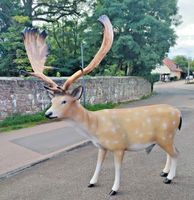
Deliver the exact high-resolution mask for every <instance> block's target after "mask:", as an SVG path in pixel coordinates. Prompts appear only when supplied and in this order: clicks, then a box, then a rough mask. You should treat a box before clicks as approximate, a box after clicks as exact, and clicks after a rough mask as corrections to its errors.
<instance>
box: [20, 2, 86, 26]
mask: <svg viewBox="0 0 194 200" xmlns="http://www.w3.org/2000/svg"><path fill="white" fill-rule="evenodd" d="M84 2H86V0H76V1H75V0H66V1H64V0H36V1H35V0H22V5H23V10H24V15H25V16H28V17H29V18H30V20H31V21H44V22H56V21H58V20H60V19H62V18H64V17H68V16H72V15H80V13H81V10H80V4H82V3H84Z"/></svg>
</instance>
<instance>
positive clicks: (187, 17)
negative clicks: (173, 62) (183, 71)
mask: <svg viewBox="0 0 194 200" xmlns="http://www.w3.org/2000/svg"><path fill="white" fill-rule="evenodd" d="M178 7H179V14H180V15H181V16H182V24H181V25H179V26H178V27H176V29H175V30H176V34H177V35H178V39H177V41H176V43H177V44H176V45H175V46H174V47H172V48H171V49H170V52H169V54H168V56H169V57H170V58H173V57H174V56H176V55H184V56H186V57H190V58H192V59H194V0H178Z"/></svg>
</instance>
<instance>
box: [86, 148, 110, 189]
mask: <svg viewBox="0 0 194 200" xmlns="http://www.w3.org/2000/svg"><path fill="white" fill-rule="evenodd" d="M106 152H107V150H105V149H99V150H98V160H97V164H96V169H95V172H94V175H93V177H92V179H91V180H90V184H89V185H88V187H93V186H94V184H95V183H97V181H98V176H99V173H100V170H101V168H102V163H103V161H104V159H105V156H106Z"/></svg>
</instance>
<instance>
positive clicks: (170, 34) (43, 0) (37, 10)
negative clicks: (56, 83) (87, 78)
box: [0, 0, 180, 76]
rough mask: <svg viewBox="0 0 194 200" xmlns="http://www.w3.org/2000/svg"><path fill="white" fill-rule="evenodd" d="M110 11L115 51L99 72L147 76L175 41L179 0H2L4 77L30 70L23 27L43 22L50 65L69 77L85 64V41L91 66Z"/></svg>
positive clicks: (0, 23)
mask: <svg viewBox="0 0 194 200" xmlns="http://www.w3.org/2000/svg"><path fill="white" fill-rule="evenodd" d="M102 14H106V15H108V16H109V18H110V20H111V22H112V24H113V27H114V35H115V37H114V43H113V47H112V49H111V51H110V52H109V53H108V55H107V56H106V57H105V59H104V60H103V61H102V63H101V64H100V67H99V68H97V69H96V70H95V71H94V72H92V74H93V75H95V74H99V75H141V76H147V75H148V74H149V73H150V71H151V69H152V68H154V67H155V65H156V64H157V63H160V62H161V61H162V60H163V58H164V57H165V55H166V53H167V52H168V50H169V48H170V46H173V45H174V44H175V40H176V35H175V32H174V29H173V28H174V27H175V26H177V25H178V24H179V23H180V17H179V16H178V13H177V1H176V0H168V1H163V0H146V1H145V0H112V1H109V0H92V1H91V0H76V1H75V0H67V1H64V0H13V1H11V0H1V1H0V76H9V75H14V76H15V75H17V73H16V71H17V69H26V70H30V65H29V63H28V59H27V58H26V54H25V51H24V46H23V44H22V41H21V36H20V32H21V31H22V30H23V29H24V27H25V26H32V25H35V26H38V27H39V28H41V29H46V30H47V32H48V42H49V44H50V54H49V57H48V61H47V64H48V65H53V66H56V67H59V68H60V71H59V72H58V73H57V74H56V72H47V73H48V74H49V75H62V76H67V75H70V74H72V73H73V72H74V71H76V70H78V69H79V67H80V65H81V62H80V60H81V58H80V45H81V43H82V44H83V47H84V61H85V64H86V65H87V64H88V63H89V62H90V60H91V59H92V58H93V56H94V55H95V53H96V52H97V50H98V48H99V47H100V45H101V41H102V27H101V25H100V24H98V23H97V21H96V20H97V19H98V17H99V16H100V15H102Z"/></svg>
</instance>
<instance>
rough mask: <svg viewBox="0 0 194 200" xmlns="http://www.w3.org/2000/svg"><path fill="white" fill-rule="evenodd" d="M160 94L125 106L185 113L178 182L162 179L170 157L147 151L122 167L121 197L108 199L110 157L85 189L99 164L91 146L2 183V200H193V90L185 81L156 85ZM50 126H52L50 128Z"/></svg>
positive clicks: (178, 138) (180, 135) (111, 177)
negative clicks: (153, 106) (93, 183)
mask: <svg viewBox="0 0 194 200" xmlns="http://www.w3.org/2000/svg"><path fill="white" fill-rule="evenodd" d="M156 91H157V94H156V95H155V96H153V97H151V98H149V99H146V100H142V101H137V102H134V103H131V104H129V105H124V106H123V107H131V106H139V105H149V104H155V103H168V104H172V105H174V106H177V107H178V108H180V109H181V111H182V114H183V127H182V130H181V131H180V132H179V133H178V134H177V136H176V141H175V143H176V147H177V148H178V149H179V151H180V152H181V154H180V157H179V162H178V169H177V170H178V171H177V177H176V179H175V180H174V183H173V184H172V185H165V184H163V183H162V180H163V178H161V177H159V173H160V171H161V169H162V168H163V167H164V164H165V159H166V156H165V154H164V152H163V151H162V150H161V149H159V148H158V147H156V148H154V149H153V152H152V153H151V154H150V155H149V156H147V155H146V154H145V152H138V153H135V152H128V153H126V155H125V158H124V163H123V167H122V179H121V187H120V192H119V193H118V195H117V196H115V197H111V198H110V197H109V196H108V195H107V194H108V192H109V191H110V189H111V187H112V184H113V180H114V167H113V160H112V159H113V158H112V154H111V153H109V154H108V157H107V159H106V161H105V163H104V166H103V170H102V173H101V176H100V179H99V184H98V185H97V186H96V187H95V188H87V184H88V182H89V180H90V178H91V176H92V174H93V171H94V168H95V165H96V154H97V149H96V148H95V147H93V146H92V145H88V146H86V147H83V148H80V149H77V150H75V151H72V152H69V153H64V154H61V155H60V156H58V157H55V158H53V159H51V160H49V161H47V162H44V163H41V164H39V165H36V166H34V167H31V168H30V169H28V170H25V171H24V172H22V173H20V174H17V175H16V176H13V177H10V178H8V179H5V180H2V181H1V182H0V199H1V200H12V199H13V200H17V199H18V200H37V199H38V200H39V199H40V200H77V199H79V200H91V199H92V200H102V199H122V200H142V199H143V200H163V199H165V200H166V199H168V200H179V199H180V200H182V199H184V200H185V199H186V200H193V199H194V176H193V174H194V156H193V153H194V123H193V119H194V85H184V84H183V82H176V83H168V84H159V85H156ZM49 126H50V125H49Z"/></svg>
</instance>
